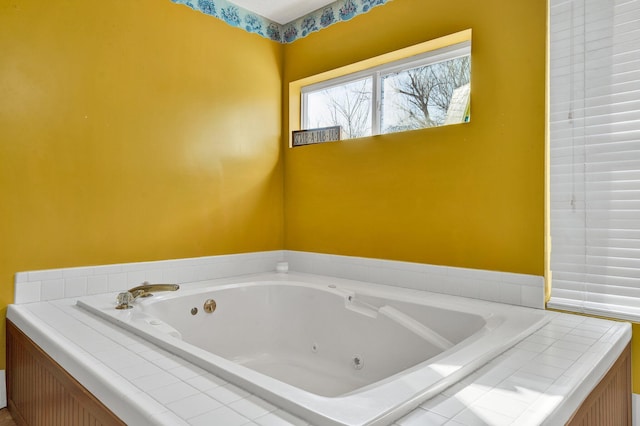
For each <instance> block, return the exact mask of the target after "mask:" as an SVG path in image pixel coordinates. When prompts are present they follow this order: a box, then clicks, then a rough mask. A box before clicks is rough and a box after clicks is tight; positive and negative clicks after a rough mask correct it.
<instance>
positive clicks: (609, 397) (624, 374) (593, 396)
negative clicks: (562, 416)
mask: <svg viewBox="0 0 640 426" xmlns="http://www.w3.org/2000/svg"><path fill="white" fill-rule="evenodd" d="M567 425H568V426H601V425H617V426H623V425H628V426H630V425H631V345H630V344H629V345H627V347H626V348H625V349H624V351H623V352H622V354H620V357H619V358H618V359H617V360H616V362H615V363H614V364H613V366H612V367H611V368H610V369H609V371H608V372H607V374H606V375H605V376H604V377H603V378H602V380H600V382H599V383H598V385H597V386H596V387H595V388H594V389H593V391H591V393H590V394H589V395H588V396H587V398H586V399H585V400H584V401H583V402H582V404H581V405H580V407H578V409H577V410H576V412H575V413H573V416H572V417H571V418H570V419H569V421H568V422H567Z"/></svg>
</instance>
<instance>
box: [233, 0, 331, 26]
mask: <svg viewBox="0 0 640 426" xmlns="http://www.w3.org/2000/svg"><path fill="white" fill-rule="evenodd" d="M230 1H231V3H234V4H235V5H237V6H240V7H242V8H244V9H247V10H250V11H251V12H254V13H256V14H258V15H260V16H264V17H265V18H267V19H270V20H272V21H275V22H277V23H279V24H288V23H289V22H291V21H295V20H296V19H298V18H300V17H302V16H304V15H306V14H308V13H310V12H313V11H314V10H318V9H320V8H321V7H323V6H326V5H328V4H330V3H333V2H334V1H335V0H230Z"/></svg>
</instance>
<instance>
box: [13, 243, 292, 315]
mask: <svg viewBox="0 0 640 426" xmlns="http://www.w3.org/2000/svg"><path fill="white" fill-rule="evenodd" d="M284 255H285V253H284V252H283V251H282V250H275V251H266V252H255V253H243V254H230V255H221V256H206V257H195V258H188V259H175V260H162V261H155V262H136V263H122V264H115V265H103V266H88V267H81V268H60V269H49V270H44V271H30V272H18V273H17V274H16V275H15V293H14V294H15V296H14V303H15V304H22V303H32V302H41V301H47V300H58V299H64V298H69V297H81V296H88V295H92V294H102V293H112V292H118V291H123V290H126V289H128V288H131V287H134V286H136V285H139V284H141V283H143V282H144V281H149V282H151V283H154V282H155V283H159V282H164V283H178V284H180V283H188V282H194V281H203V280H209V279H216V278H224V277H229V276H235V275H245V274H254V273H260V272H270V271H273V270H274V268H275V265H276V263H277V262H279V261H282V260H283V256H284Z"/></svg>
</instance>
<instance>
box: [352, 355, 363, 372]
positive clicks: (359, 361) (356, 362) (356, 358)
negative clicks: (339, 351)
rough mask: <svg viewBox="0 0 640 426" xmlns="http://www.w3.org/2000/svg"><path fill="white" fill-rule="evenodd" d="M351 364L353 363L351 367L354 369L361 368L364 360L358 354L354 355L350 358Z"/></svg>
mask: <svg viewBox="0 0 640 426" xmlns="http://www.w3.org/2000/svg"><path fill="white" fill-rule="evenodd" d="M351 364H353V368H355V369H356V370H362V367H364V360H363V359H362V357H361V356H360V355H356V356H354V357H353V359H352V360H351Z"/></svg>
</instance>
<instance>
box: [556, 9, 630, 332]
mask: <svg viewBox="0 0 640 426" xmlns="http://www.w3.org/2000/svg"><path fill="white" fill-rule="evenodd" d="M550 13H551V15H550V42H551V43H550V45H551V51H550V172H549V175H550V183H549V186H550V214H551V222H550V223H551V238H552V240H551V265H550V266H551V272H552V274H553V276H552V278H553V281H552V289H551V300H550V301H549V304H548V306H550V307H554V308H558V309H566V310H572V311H577V312H584V313H590V314H596V315H604V316H609V317H616V318H624V319H630V320H633V321H638V320H639V319H640V100H639V99H640V48H639V46H640V30H639V29H638V28H639V27H638V18H639V17H640V1H629V2H614V1H590V0H570V1H569V0H552V1H551V2H550Z"/></svg>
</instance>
